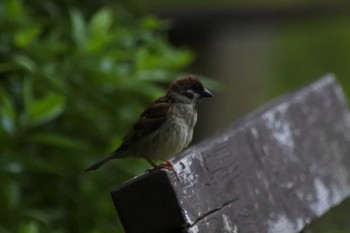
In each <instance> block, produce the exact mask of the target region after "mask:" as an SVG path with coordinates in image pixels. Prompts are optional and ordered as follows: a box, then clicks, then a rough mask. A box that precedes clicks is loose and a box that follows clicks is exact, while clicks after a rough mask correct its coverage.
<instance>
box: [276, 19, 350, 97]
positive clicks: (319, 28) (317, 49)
mask: <svg viewBox="0 0 350 233" xmlns="http://www.w3.org/2000/svg"><path fill="white" fill-rule="evenodd" d="M349 26H350V21H349V20H348V19H342V18H337V19H325V20H318V21H309V22H305V21H303V22H299V21H296V22H293V23H289V24H287V25H285V26H284V27H283V29H282V30H281V37H279V38H278V39H277V40H276V41H275V44H276V48H275V54H274V55H275V56H274V59H273V60H272V61H271V64H273V69H272V70H273V80H272V82H271V87H272V89H273V92H272V93H273V95H276V93H277V94H281V93H283V92H286V91H288V90H291V89H296V88H298V87H301V86H302V85H305V84H307V83H310V82H312V81H313V80H315V79H317V78H319V77H321V76H323V75H325V74H328V73H334V74H335V75H336V76H337V79H338V81H339V82H340V83H341V84H342V86H343V87H344V88H345V89H346V90H345V92H346V93H348V94H349V93H350V79H349V77H348V76H349V74H350V66H349V65H348V54H350V30H349ZM349 97H350V96H349Z"/></svg>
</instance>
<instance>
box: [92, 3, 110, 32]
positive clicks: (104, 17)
mask: <svg viewBox="0 0 350 233" xmlns="http://www.w3.org/2000/svg"><path fill="white" fill-rule="evenodd" d="M112 22H113V14H112V11H111V10H110V9H108V8H102V9H100V10H99V11H97V12H96V13H95V14H94V16H93V17H92V19H91V21H90V25H89V26H90V32H91V34H92V35H96V36H99V35H106V34H107V33H108V31H109V29H110V28H111V26H112Z"/></svg>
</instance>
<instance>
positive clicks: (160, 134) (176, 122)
mask: <svg viewBox="0 0 350 233" xmlns="http://www.w3.org/2000/svg"><path fill="white" fill-rule="evenodd" d="M196 122H197V112H196V110H195V108H194V106H190V105H188V104H187V105H184V104H182V105H179V104H174V106H173V107H172V109H170V111H169V114H168V120H167V121H166V122H165V123H164V124H163V125H162V126H161V127H160V128H159V129H158V130H157V131H155V132H154V133H152V135H150V137H148V138H145V139H144V140H142V142H140V143H142V144H143V145H142V146H141V147H140V148H143V150H139V151H138V153H137V154H139V156H140V157H148V158H150V159H153V160H158V159H159V160H167V159H170V158H171V157H173V156H174V155H176V154H178V153H180V152H181V151H182V150H184V149H185V148H186V147H187V146H188V145H189V143H190V142H191V140H192V136H193V128H194V125H195V124H196Z"/></svg>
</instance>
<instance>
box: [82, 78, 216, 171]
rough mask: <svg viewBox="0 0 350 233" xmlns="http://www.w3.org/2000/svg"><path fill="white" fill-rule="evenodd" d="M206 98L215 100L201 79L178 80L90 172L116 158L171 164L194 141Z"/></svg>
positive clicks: (91, 167)
mask: <svg viewBox="0 0 350 233" xmlns="http://www.w3.org/2000/svg"><path fill="white" fill-rule="evenodd" d="M204 97H213V94H212V93H210V91H208V90H207V89H206V88H204V87H203V84H202V83H201V82H200V81H199V79H198V78H197V77H196V76H194V75H186V76H183V77H180V78H178V79H177V80H175V81H174V82H173V83H172V84H171V85H170V87H169V89H168V91H167V93H166V95H165V96H164V97H161V98H159V99H157V100H155V101H153V102H152V103H151V104H150V106H149V107H148V108H146V110H145V111H144V112H143V113H142V114H141V116H140V118H139V120H138V121H137V122H136V123H135V124H134V125H133V127H132V128H131V129H130V130H129V131H128V133H127V134H126V136H125V137H124V139H123V142H122V144H121V145H120V146H119V147H118V148H117V149H116V150H115V151H113V152H111V153H110V154H108V155H107V157H105V158H103V159H102V160H100V161H98V162H96V163H95V164H93V165H92V166H90V167H89V168H87V169H86V171H90V170H96V169H98V168H99V167H101V166H102V165H104V164H105V163H107V162H108V161H110V160H112V159H116V158H128V157H141V158H144V159H146V160H147V161H148V162H149V163H150V164H151V165H152V166H153V167H155V168H157V167H159V166H158V165H157V164H156V163H155V161H156V160H163V161H165V162H166V163H167V164H169V163H170V162H168V161H167V160H168V159H170V158H171V157H172V156H174V155H176V154H178V153H180V152H181V151H182V150H183V149H185V148H186V147H187V146H188V144H189V143H190V142H191V140H192V135H193V128H194V126H195V124H196V122H197V106H198V104H199V102H200V100H201V99H202V98H204Z"/></svg>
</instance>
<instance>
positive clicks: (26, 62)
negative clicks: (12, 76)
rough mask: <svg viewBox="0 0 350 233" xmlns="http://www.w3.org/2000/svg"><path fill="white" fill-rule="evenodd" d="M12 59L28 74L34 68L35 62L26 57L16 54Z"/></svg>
mask: <svg viewBox="0 0 350 233" xmlns="http://www.w3.org/2000/svg"><path fill="white" fill-rule="evenodd" d="M12 59H13V61H14V62H15V63H16V64H18V65H19V66H20V67H23V68H25V69H26V70H28V71H30V72H33V71H34V70H35V68H36V65H35V62H34V61H33V60H32V59H31V58H29V57H28V56H25V55H21V54H16V55H14V56H13V58H12Z"/></svg>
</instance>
